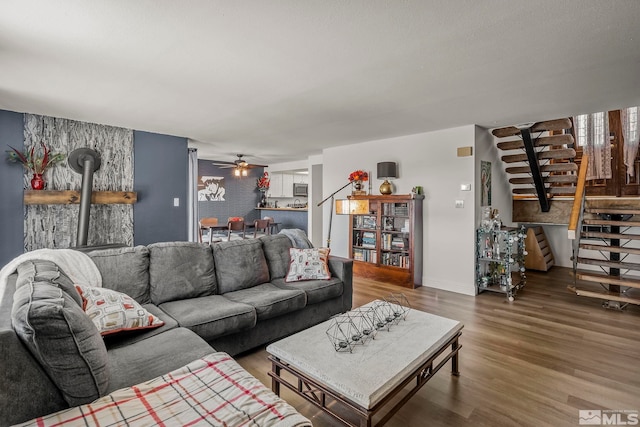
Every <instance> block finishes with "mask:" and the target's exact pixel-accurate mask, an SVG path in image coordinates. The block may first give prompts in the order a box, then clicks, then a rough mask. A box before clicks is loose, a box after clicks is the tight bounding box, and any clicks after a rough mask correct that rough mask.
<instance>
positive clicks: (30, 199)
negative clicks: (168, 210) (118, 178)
mask: <svg viewBox="0 0 640 427" xmlns="http://www.w3.org/2000/svg"><path fill="white" fill-rule="evenodd" d="M80 194H81V193H80V191H75V190H24V204H25V205H74V204H79V203H80ZM137 201H138V193H136V192H135V191H94V192H92V193H91V203H92V204H96V205H107V204H133V203H135V202H137Z"/></svg>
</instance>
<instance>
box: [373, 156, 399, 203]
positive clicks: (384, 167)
mask: <svg viewBox="0 0 640 427" xmlns="http://www.w3.org/2000/svg"><path fill="white" fill-rule="evenodd" d="M377 176H378V179H384V182H383V183H382V184H380V194H385V195H387V194H391V193H393V185H392V184H391V183H390V182H389V181H388V179H389V178H397V177H398V168H397V165H396V162H380V163H378V174H377Z"/></svg>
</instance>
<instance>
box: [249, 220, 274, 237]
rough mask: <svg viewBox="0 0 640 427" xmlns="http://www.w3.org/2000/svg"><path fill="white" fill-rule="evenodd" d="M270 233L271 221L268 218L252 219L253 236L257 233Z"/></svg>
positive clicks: (256, 235)
mask: <svg viewBox="0 0 640 427" xmlns="http://www.w3.org/2000/svg"><path fill="white" fill-rule="evenodd" d="M268 234H271V221H269V220H268V219H256V220H255V221H253V238H254V239H255V238H256V237H258V235H261V236H266V235H268Z"/></svg>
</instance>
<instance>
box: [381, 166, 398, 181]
mask: <svg viewBox="0 0 640 427" xmlns="http://www.w3.org/2000/svg"><path fill="white" fill-rule="evenodd" d="M397 177H398V168H397V165H396V162H380V163H378V179H387V178H397Z"/></svg>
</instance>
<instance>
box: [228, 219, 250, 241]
mask: <svg viewBox="0 0 640 427" xmlns="http://www.w3.org/2000/svg"><path fill="white" fill-rule="evenodd" d="M233 218H236V217H233ZM234 232H236V233H234ZM245 233H246V227H245V224H244V219H232V218H229V221H228V222H227V241H230V240H231V236H242V239H244V238H245V237H246V236H245Z"/></svg>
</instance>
